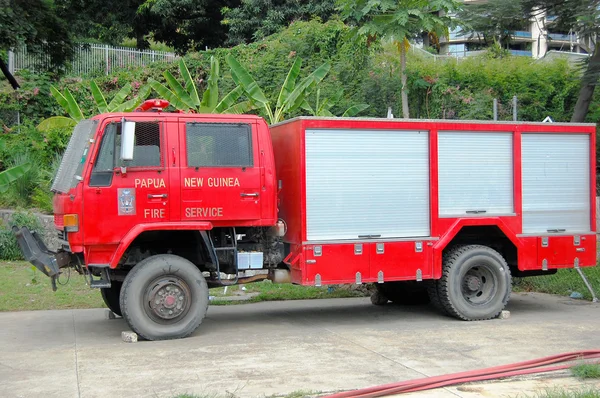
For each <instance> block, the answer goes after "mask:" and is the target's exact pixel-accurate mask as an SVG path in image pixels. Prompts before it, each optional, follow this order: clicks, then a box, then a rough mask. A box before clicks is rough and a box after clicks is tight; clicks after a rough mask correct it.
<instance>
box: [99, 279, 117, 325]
mask: <svg viewBox="0 0 600 398" xmlns="http://www.w3.org/2000/svg"><path fill="white" fill-rule="evenodd" d="M121 286H123V282H117V281H112V282H111V284H110V287H107V288H102V289H100V294H102V300H104V304H106V306H107V307H108V309H109V310H111V311H112V312H114V313H115V314H117V315H118V316H122V314H121V304H120V303H119V301H120V296H121Z"/></svg>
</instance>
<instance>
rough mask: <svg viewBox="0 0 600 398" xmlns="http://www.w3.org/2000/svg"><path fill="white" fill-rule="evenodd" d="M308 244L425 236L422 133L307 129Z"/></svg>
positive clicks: (426, 160)
mask: <svg viewBox="0 0 600 398" xmlns="http://www.w3.org/2000/svg"><path fill="white" fill-rule="evenodd" d="M305 144H306V146H305V148H306V153H305V154H306V158H305V159H306V222H307V238H308V240H311V241H315V240H334V239H357V238H359V237H364V236H367V235H370V236H372V237H381V238H392V237H394V238H400V237H419V236H429V234H430V225H429V213H430V208H429V134H428V132H426V131H389V130H307V131H306V142H305Z"/></svg>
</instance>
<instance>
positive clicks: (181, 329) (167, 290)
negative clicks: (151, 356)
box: [121, 254, 208, 340]
mask: <svg viewBox="0 0 600 398" xmlns="http://www.w3.org/2000/svg"><path fill="white" fill-rule="evenodd" d="M207 308H208V286H207V285H206V280H205V279H204V277H203V276H202V273H201V272H200V270H199V269H198V267H196V266H195V265H194V264H192V263H191V262H189V261H188V260H186V259H184V258H182V257H179V256H175V255H172V254H159V255H156V256H152V257H148V258H146V259H144V260H143V261H141V262H140V263H139V264H137V265H136V266H135V267H134V268H133V269H132V270H131V271H130V272H129V273H128V274H127V277H125V281H124V282H123V288H122V289H121V310H122V312H123V318H124V319H125V321H127V323H128V324H129V326H130V327H131V329H132V330H133V331H134V332H136V333H137V334H138V335H139V336H140V337H142V338H144V339H146V340H168V339H180V338H183V337H187V336H189V335H190V334H192V333H193V332H194V331H195V330H196V329H197V328H198V326H200V323H202V320H203V319H204V316H205V315H206V310H207Z"/></svg>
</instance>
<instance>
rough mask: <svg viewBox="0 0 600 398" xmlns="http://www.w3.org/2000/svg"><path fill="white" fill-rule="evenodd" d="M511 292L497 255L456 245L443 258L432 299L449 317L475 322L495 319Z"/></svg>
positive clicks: (503, 264) (482, 248)
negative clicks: (440, 272) (436, 301)
mask: <svg viewBox="0 0 600 398" xmlns="http://www.w3.org/2000/svg"><path fill="white" fill-rule="evenodd" d="M511 289H512V281H511V275H510V269H509V268H508V265H507V264H506V260H504V258H503V257H502V255H501V254H500V253H498V252H497V251H495V250H493V249H491V248H489V247H487V246H481V245H468V246H458V247H455V248H453V249H451V250H449V251H448V253H446V254H445V255H444V264H443V272H442V278H441V279H440V280H438V281H437V296H436V297H435V298H436V299H437V300H439V305H441V306H442V307H443V309H444V310H445V312H446V313H448V314H449V315H452V316H454V317H456V318H459V319H462V320H465V321H476V320H484V319H491V318H496V317H497V316H498V315H499V314H500V312H501V311H502V310H503V309H504V307H505V306H506V304H507V303H508V299H509V298H510V293H511Z"/></svg>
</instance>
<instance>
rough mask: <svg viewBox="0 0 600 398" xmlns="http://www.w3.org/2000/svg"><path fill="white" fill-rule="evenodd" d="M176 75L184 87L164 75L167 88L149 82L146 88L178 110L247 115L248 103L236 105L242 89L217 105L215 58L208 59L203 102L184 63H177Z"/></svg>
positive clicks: (217, 73) (228, 95)
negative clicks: (148, 86)
mask: <svg viewBox="0 0 600 398" xmlns="http://www.w3.org/2000/svg"><path fill="white" fill-rule="evenodd" d="M179 72H180V74H181V77H182V79H183V84H181V83H179V82H178V81H177V79H176V78H175V76H173V74H172V73H171V72H169V71H165V72H164V73H163V76H164V77H165V80H166V81H167V86H168V87H167V86H165V85H164V84H162V83H160V82H158V81H156V80H154V79H152V78H150V79H148V84H149V85H150V87H152V88H153V89H154V91H156V92H157V93H158V94H159V95H160V96H161V98H164V99H166V100H167V101H169V103H170V104H171V105H172V106H173V107H174V108H175V109H177V110H181V111H186V112H187V111H193V112H198V113H236V114H239V113H246V112H248V111H250V110H252V109H254V108H253V105H252V103H251V102H250V101H243V102H239V103H236V102H237V101H238V100H239V99H240V97H241V96H242V94H243V93H244V91H243V89H242V88H241V87H236V88H234V89H233V90H232V91H230V92H229V93H228V94H227V95H226V96H225V97H223V99H222V100H220V101H219V78H220V67H219V61H218V60H217V59H216V58H215V57H210V72H209V76H208V79H207V80H206V83H207V84H206V89H205V90H204V93H203V94H202V99H200V96H199V95H198V89H197V88H196V83H195V82H194V79H192V76H191V74H190V71H189V69H188V67H187V65H186V63H185V61H184V60H183V59H181V60H179Z"/></svg>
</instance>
